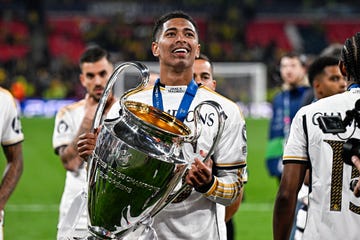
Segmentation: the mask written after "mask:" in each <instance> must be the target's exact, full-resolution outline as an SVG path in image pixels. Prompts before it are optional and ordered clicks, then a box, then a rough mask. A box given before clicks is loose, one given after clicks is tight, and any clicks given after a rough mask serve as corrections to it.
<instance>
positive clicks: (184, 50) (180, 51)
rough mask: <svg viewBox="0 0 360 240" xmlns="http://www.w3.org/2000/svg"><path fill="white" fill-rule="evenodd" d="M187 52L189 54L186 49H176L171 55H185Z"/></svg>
mask: <svg viewBox="0 0 360 240" xmlns="http://www.w3.org/2000/svg"><path fill="white" fill-rule="evenodd" d="M188 52H189V50H188V49H186V48H177V49H175V50H173V53H183V54H186V53H188Z"/></svg>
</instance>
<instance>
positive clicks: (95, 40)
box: [0, 0, 360, 114]
mask: <svg viewBox="0 0 360 240" xmlns="http://www.w3.org/2000/svg"><path fill="white" fill-rule="evenodd" d="M174 9H182V10H184V11H186V12H188V13H190V14H191V15H192V16H193V17H194V18H195V20H196V21H197V22H198V24H199V27H200V40H201V45H202V52H203V53H205V54H206V55H208V56H209V57H210V59H212V60H213V61H214V62H233V63H234V62H235V63H245V62H247V63H249V62H257V63H262V64H264V65H265V67H266V70H265V71H266V74H265V75H264V76H263V78H265V79H262V83H264V84H265V85H266V87H265V88H266V92H265V96H263V97H262V98H263V99H264V100H265V101H269V100H271V98H272V96H273V93H274V92H275V91H276V90H277V89H278V87H279V86H280V85H281V80H280V79H279V74H278V69H277V65H278V60H279V57H280V56H281V54H283V53H284V52H286V51H291V50H295V51H300V52H302V53H304V54H305V55H306V56H307V57H309V59H311V57H312V56H316V55H317V54H319V53H320V52H321V51H322V50H323V49H324V48H325V47H326V46H328V45H329V44H332V43H341V44H342V43H343V42H344V41H345V39H346V38H347V37H349V36H351V35H353V34H354V33H355V32H356V31H360V19H359V18H358V16H359V13H360V2H357V1H350V0H349V1H346V0H342V1H336V0H321V1H315V0H314V1H311V0H303V1H296V2H295V1H285V0H284V1H282V0H244V1H230V0H179V1H170V0H153V1H133V0H127V1H126V0H121V1H109V0H102V1H95V0H47V1H45V0H32V1H25V0H0V86H4V87H6V88H8V89H10V90H11V92H12V93H13V94H14V96H15V97H16V98H17V99H18V100H19V101H20V102H23V101H24V100H26V99H34V98H35V99H42V100H44V99H45V100H46V99H72V100H76V99H79V98H81V97H82V96H83V93H84V92H83V89H82V87H81V86H80V84H79V81H78V74H79V70H78V58H79V56H80V54H81V53H82V51H83V50H84V48H85V47H86V46H87V45H89V44H99V45H101V46H103V47H104V48H106V49H107V50H109V51H110V52H111V55H112V58H113V60H114V61H115V62H121V61H133V60H137V61H150V62H153V61H156V59H155V58H154V57H153V56H152V54H151V51H150V46H151V31H152V26H153V22H154V19H156V18H157V17H159V16H160V15H161V14H163V13H165V12H167V11H169V10H174ZM215 72H216V69H215ZM248 80H249V79H248ZM250 80H251V79H250ZM250 80H249V81H250ZM249 84H250V85H251V83H249ZM219 89H222V88H221V85H220V87H219ZM231 89H233V88H228V90H223V92H221V93H222V94H224V95H226V96H229V97H230V98H232V99H233V100H234V101H238V100H239V101H242V102H246V103H249V102H251V101H252V98H251V97H250V98H249V97H248V98H245V99H244V97H242V96H233V95H234V94H233V93H231V92H229V91H230V90H231ZM239 94H240V93H239ZM235 95H236V94H235ZM234 98H235V99H234ZM33 103H34V101H33ZM37 103H38V102H36V101H35V105H34V106H35V107H34V106H33V108H36V106H37V105H36V104H37ZM67 103H68V102H66V103H63V102H61V103H59V102H56V101H55V102H50V103H49V104H50V105H51V106H50V108H55V109H56V108H58V107H59V106H57V104H67ZM49 104H48V105H49ZM37 107H38V108H41V106H40V105H39V106H37ZM50 114H53V113H50Z"/></svg>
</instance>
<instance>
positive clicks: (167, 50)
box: [152, 18, 200, 69]
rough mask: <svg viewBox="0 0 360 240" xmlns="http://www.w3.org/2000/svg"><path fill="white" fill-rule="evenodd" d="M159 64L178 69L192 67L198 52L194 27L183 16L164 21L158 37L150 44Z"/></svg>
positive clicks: (198, 47)
mask: <svg viewBox="0 0 360 240" xmlns="http://www.w3.org/2000/svg"><path fill="white" fill-rule="evenodd" d="M152 51H153V54H154V56H155V57H158V58H159V61H160V64H165V65H167V66H170V67H175V68H178V67H180V69H182V68H184V67H185V68H186V67H187V68H189V67H192V65H193V63H194V60H195V57H196V56H198V55H199V53H200V44H199V42H198V35H197V33H196V30H195V27H194V26H193V25H192V24H191V22H190V21H188V20H186V19H183V18H173V19H170V20H168V21H167V22H165V23H164V25H163V28H162V31H161V32H160V33H159V36H158V39H157V41H156V42H153V44H152Z"/></svg>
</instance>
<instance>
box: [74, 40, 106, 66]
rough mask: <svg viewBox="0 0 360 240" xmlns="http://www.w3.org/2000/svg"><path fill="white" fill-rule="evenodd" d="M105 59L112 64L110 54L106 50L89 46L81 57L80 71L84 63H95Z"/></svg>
mask: <svg viewBox="0 0 360 240" xmlns="http://www.w3.org/2000/svg"><path fill="white" fill-rule="evenodd" d="M104 57H105V58H106V59H107V60H108V61H109V62H110V54H109V53H108V52H107V51H106V50H105V49H103V48H101V47H99V46H97V45H95V46H89V47H87V48H86V49H85V51H84V52H83V53H82V55H81V56H80V61H79V62H80V69H81V65H82V64H83V63H94V62H97V61H99V60H100V59H102V58H104Z"/></svg>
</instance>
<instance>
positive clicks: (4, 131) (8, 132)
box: [0, 87, 24, 146]
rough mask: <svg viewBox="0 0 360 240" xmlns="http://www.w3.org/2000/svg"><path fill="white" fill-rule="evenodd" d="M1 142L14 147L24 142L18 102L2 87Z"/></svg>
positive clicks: (0, 90)
mask: <svg viewBox="0 0 360 240" xmlns="http://www.w3.org/2000/svg"><path fill="white" fill-rule="evenodd" d="M0 102H1V107H0V142H1V145H3V146H6V145H12V144H15V143H18V142H21V141H23V140H24V135H23V132H22V129H21V122H20V117H19V113H18V111H17V105H16V102H15V100H14V98H13V96H12V95H11V93H10V92H9V91H8V90H6V89H4V88H1V87H0Z"/></svg>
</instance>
